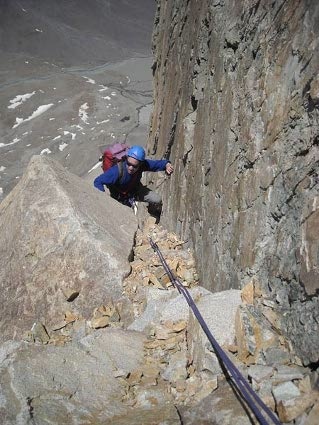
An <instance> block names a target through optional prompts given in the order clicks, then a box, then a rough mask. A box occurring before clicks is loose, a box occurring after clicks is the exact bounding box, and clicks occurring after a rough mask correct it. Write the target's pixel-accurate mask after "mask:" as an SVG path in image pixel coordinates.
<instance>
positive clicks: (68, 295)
mask: <svg viewBox="0 0 319 425" xmlns="http://www.w3.org/2000/svg"><path fill="white" fill-rule="evenodd" d="M62 293H63V295H64V296H65V299H66V300H67V301H68V302H72V301H74V300H75V298H77V297H78V296H79V294H80V292H79V291H77V290H74V289H72V288H62Z"/></svg>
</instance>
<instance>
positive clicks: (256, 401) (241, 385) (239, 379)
mask: <svg viewBox="0 0 319 425" xmlns="http://www.w3.org/2000/svg"><path fill="white" fill-rule="evenodd" d="M149 241H150V245H151V247H152V248H153V250H154V251H155V252H156V254H157V255H158V257H159V259H160V261H161V263H162V265H163V267H164V270H165V272H166V273H167V275H168V277H169V278H170V281H171V282H172V284H173V286H174V288H176V289H177V290H178V292H179V293H180V294H182V295H183V296H184V297H185V299H186V301H187V303H188V305H189V306H190V308H191V309H192V311H193V313H194V315H195V317H196V319H197V320H198V322H199V324H200V325H201V327H202V329H203V331H204V332H205V334H206V336H207V338H208V340H209V342H210V343H211V344H212V347H213V349H214V351H215V353H216V355H217V357H218V359H219V361H220V363H221V366H222V369H223V370H224V372H225V373H227V375H228V376H229V378H230V379H231V382H232V384H233V385H234V387H235V389H236V391H237V393H238V394H239V395H240V396H241V397H242V398H243V399H244V400H245V401H246V403H247V405H248V407H249V408H250V409H251V411H252V412H253V413H254V415H255V416H256V418H257V420H258V422H259V423H260V424H261V425H270V424H271V423H272V424H275V425H281V424H280V422H279V420H278V419H277V418H276V416H275V414H274V413H273V412H272V411H271V410H270V409H269V408H268V407H267V406H266V405H265V403H264V402H263V401H262V400H261V398H260V397H259V396H258V394H256V392H255V391H254V390H253V389H252V388H251V386H250V385H249V383H248V382H247V381H246V379H245V378H244V376H243V375H242V374H241V372H240V371H239V370H238V368H237V367H236V366H235V365H234V363H233V362H232V361H231V360H230V359H229V357H228V356H227V354H226V353H225V352H224V350H223V349H222V348H221V346H220V345H219V344H218V342H217V341H216V339H215V338H214V336H213V335H212V333H211V332H210V330H209V328H208V326H207V324H206V322H205V320H204V318H203V316H202V315H201V313H200V311H199V310H198V308H197V306H196V304H195V302H194V300H193V298H192V296H191V295H190V293H189V291H188V290H187V289H186V288H185V287H184V286H183V285H182V283H181V281H180V280H179V279H178V278H176V277H175V276H174V274H173V272H172V271H171V269H170V268H169V266H168V264H167V262H166V260H165V259H164V257H163V255H162V253H161V251H160V249H159V247H158V245H157V244H156V243H155V242H154V241H153V240H152V238H149ZM262 411H263V412H264V413H265V414H266V415H267V416H268V418H269V419H270V422H269V421H268V420H267V419H265V417H264V416H263V414H262Z"/></svg>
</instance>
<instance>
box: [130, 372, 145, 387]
mask: <svg viewBox="0 0 319 425" xmlns="http://www.w3.org/2000/svg"><path fill="white" fill-rule="evenodd" d="M142 375H143V370H142V369H135V370H133V371H132V372H130V373H129V375H128V377H127V378H126V380H127V383H128V384H129V385H130V386H133V385H137V384H138V383H140V382H141V379H142Z"/></svg>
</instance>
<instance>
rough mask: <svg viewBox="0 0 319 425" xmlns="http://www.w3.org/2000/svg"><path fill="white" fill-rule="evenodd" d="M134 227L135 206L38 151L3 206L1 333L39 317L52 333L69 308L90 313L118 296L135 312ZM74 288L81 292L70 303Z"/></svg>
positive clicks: (12, 332)
mask: <svg viewBox="0 0 319 425" xmlns="http://www.w3.org/2000/svg"><path fill="white" fill-rule="evenodd" d="M136 228H137V221H136V219H135V217H134V215H133V213H132V212H131V211H130V209H128V208H125V207H124V206H122V205H121V204H119V203H117V202H115V201H113V200H112V199H110V198H106V197H105V195H104V193H102V192H98V191H97V190H96V189H94V188H93V187H91V186H90V185H88V184H87V183H85V182H84V181H83V180H82V179H80V178H79V177H76V176H74V175H72V174H70V173H69V172H68V171H67V170H65V169H64V168H63V167H62V166H61V165H59V164H58V163H57V162H55V161H54V160H51V159H48V158H46V157H44V156H35V157H33V158H32V160H31V162H30V164H29V166H28V168H27V170H26V172H25V174H24V176H23V178H22V179H21V181H20V182H19V183H18V184H17V186H16V187H15V188H14V190H13V191H12V192H11V193H10V194H9V195H8V196H7V197H6V198H5V199H4V201H3V202H2V203H1V205H0V289H1V290H0V302H1V305H2V309H1V313H0V319H1V320H0V329H1V337H0V339H1V340H2V341H4V340H6V339H12V338H13V337H15V338H19V337H21V336H22V334H23V333H24V332H25V331H27V330H30V329H31V327H32V324H33V323H34V322H41V323H42V324H43V325H44V326H45V327H46V329H47V331H48V332H50V326H51V325H53V324H54V323H56V322H58V321H59V320H61V319H62V318H63V314H64V313H65V311H67V310H69V309H70V306H72V307H71V308H72V309H73V311H75V312H76V313H77V314H79V315H82V316H83V317H89V316H90V315H91V313H92V311H93V308H94V307H96V306H98V305H100V304H101V303H102V302H103V303H105V302H106V301H107V300H111V299H112V300H113V301H114V302H116V301H121V302H122V303H124V304H125V305H126V307H127V310H128V311H129V310H130V303H129V301H128V300H127V299H125V297H123V295H122V280H123V278H124V277H125V276H126V275H127V274H128V273H129V270H130V266H129V263H128V258H129V256H130V253H131V249H132V244H133V237H134V233H135V231H136ZM69 289H71V290H72V291H74V290H76V291H77V292H79V294H80V295H79V296H78V297H77V298H76V299H75V300H74V301H72V302H71V303H70V302H68V301H67V300H66V299H65V296H64V295H63V291H66V290H69ZM7 299H10V303H7V302H6V300H7Z"/></svg>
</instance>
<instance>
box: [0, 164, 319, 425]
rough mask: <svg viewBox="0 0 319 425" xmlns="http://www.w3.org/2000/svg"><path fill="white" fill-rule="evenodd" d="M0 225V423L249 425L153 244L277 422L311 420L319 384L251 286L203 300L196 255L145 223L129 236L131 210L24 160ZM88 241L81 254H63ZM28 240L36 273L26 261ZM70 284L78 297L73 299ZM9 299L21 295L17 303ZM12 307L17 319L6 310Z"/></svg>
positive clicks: (306, 424) (62, 173)
mask: <svg viewBox="0 0 319 425" xmlns="http://www.w3.org/2000/svg"><path fill="white" fill-rule="evenodd" d="M44 175H45V176H46V177H45V181H46V186H45V188H43V180H44V177H43V176H44ZM41 181H42V185H41ZM81 191H82V196H80V193H81ZM22 206H25V207H24V208H22ZM12 211H14V212H15V214H16V215H14V214H13V213H12ZM19 214H20V215H19ZM23 214H24V215H23ZM52 217H55V219H54V220H53V219H52ZM60 217H64V220H63V223H60V222H59V223H58V224H59V225H58V224H57V220H59V219H60V220H61V218H60ZM84 217H85V219H84ZM9 218H10V220H9ZM18 218H20V219H18ZM0 220H1V221H0V222H1V235H6V238H7V239H6V243H7V247H8V253H7V255H8V257H6V258H7V262H8V263H4V266H5V265H6V267H2V268H1V270H2V274H1V287H2V291H1V293H2V296H3V297H4V298H3V299H2V305H3V306H4V308H3V309H2V312H1V325H2V328H3V329H4V330H5V332H4V333H3V335H5V336H6V338H5V342H3V343H2V345H1V346H0V394H1V398H0V400H1V404H0V419H1V423H3V424H5V425H13V424H26V423H30V424H47V423H52V424H61V423H63V424H66V425H68V424H72V425H73V424H81V423H87V424H107V423H112V424H115V425H117V424H118V425H120V424H128V423H129V424H140V423H144V424H154V425H155V424H160V423H165V424H184V425H185V424H188V425H191V424H195V423H196V424H200V423H207V422H209V423H216V424H217V423H218V424H222V425H226V424H233V423H241V424H247V425H248V424H251V421H253V422H256V420H255V419H254V418H253V417H250V415H247V411H246V407H245V406H244V405H243V404H242V403H241V402H240V401H239V400H238V398H237V397H236V395H235V393H234V392H233V390H232V386H231V382H230V379H229V377H227V376H225V375H224V373H223V370H222V367H221V365H220V362H219V360H218V358H217V356H216V355H215V353H214V350H213V348H212V347H211V346H210V344H209V343H208V340H207V338H206V336H205V335H204V333H203V331H202V330H201V328H200V326H199V324H198V322H197V321H196V320H195V318H194V316H193V315H192V313H190V311H189V307H188V305H187V303H186V301H185V299H184V298H183V296H182V295H181V294H179V293H178V291H177V290H176V289H175V288H174V287H173V286H172V285H171V282H170V281H169V279H168V278H167V275H166V273H165V272H164V269H163V267H162V265H161V263H160V261H159V259H158V257H157V255H156V254H155V253H154V251H153V250H152V248H151V246H150V243H149V237H152V239H153V240H154V241H155V242H156V243H157V244H158V246H159V247H160V249H161V251H162V253H163V255H164V257H165V259H166V260H167V262H168V264H169V266H170V267H171V269H172V271H173V273H174V274H175V275H176V276H177V277H178V278H179V279H180V281H181V282H182V284H183V285H184V286H185V287H187V288H188V290H189V291H190V293H191V295H192V297H193V299H194V300H195V302H196V305H197V307H198V309H199V310H200V312H201V314H202V316H203V317H204V319H205V321H206V323H207V324H208V326H209V328H210V330H211V332H212V333H213V335H214V336H215V338H216V339H217V341H218V342H219V344H220V345H221V346H222V347H223V349H224V350H225V352H226V354H227V355H228V357H229V358H230V359H231V360H232V361H233V362H234V363H235V365H236V366H237V367H238V368H239V369H240V370H241V372H242V373H243V375H244V376H245V377H246V379H247V380H248V381H249V382H250V384H251V385H252V387H253V388H254V390H255V391H256V392H257V393H258V394H259V396H260V397H261V398H262V399H263V400H264V402H265V403H266V404H267V406H269V407H270V409H271V410H273V411H274V412H275V413H276V414H277V415H278V417H279V419H280V421H281V422H283V423H296V424H303V425H312V424H315V423H316V420H317V415H318V410H319V397H318V396H319V393H318V387H317V383H318V375H317V373H316V372H315V371H313V370H312V369H311V368H310V367H308V368H306V367H303V366H302V363H301V361H300V359H299V358H298V356H297V355H296V353H294V351H293V348H292V346H291V344H290V341H289V340H287V339H286V337H285V336H284V335H283V334H282V331H281V329H280V326H279V324H278V321H277V320H276V312H275V311H273V309H272V305H271V303H270V302H268V300H267V297H266V296H265V294H264V293H263V291H262V289H261V288H260V287H259V286H258V283H257V282H255V281H251V282H250V283H249V284H248V285H246V286H245V287H244V288H243V290H241V291H239V290H227V291H223V292H219V293H214V294H213V293H211V292H210V291H208V290H207V289H205V288H203V287H201V286H200V285H199V281H198V274H197V271H196V269H195V262H194V259H193V253H192V252H191V251H190V250H189V249H188V248H186V245H185V244H184V242H183V241H182V240H180V239H179V238H178V237H177V236H176V235H175V234H174V233H170V232H168V231H167V230H166V229H164V228H162V227H160V226H158V225H156V224H155V222H154V220H153V219H152V218H149V219H148V220H146V221H145V223H144V225H143V226H142V227H140V228H138V225H137V220H136V219H135V217H134V215H133V213H132V212H131V210H129V209H128V208H126V207H123V206H121V205H119V204H116V203H114V202H113V200H112V199H110V198H109V197H107V196H106V195H104V194H101V193H98V192H95V191H94V189H92V188H90V187H89V186H86V185H85V183H84V182H83V181H82V180H81V179H80V178H78V177H75V176H72V175H71V174H69V173H68V172H67V171H66V170H64V169H63V168H62V167H61V166H60V165H58V164H57V163H56V162H54V161H49V160H48V159H44V158H43V157H37V158H34V159H33V160H32V161H31V163H30V165H29V167H28V170H27V172H26V174H25V176H24V178H23V179H22V181H21V182H20V183H19V184H18V185H17V187H16V189H15V190H14V191H13V192H12V194H11V195H9V196H8V197H7V198H6V200H5V201H4V202H3V203H2V204H1V207H0ZM84 222H85V224H84ZM110 223H111V224H112V226H110ZM9 224H10V225H11V226H12V227H11V229H19V239H18V241H19V243H17V239H16V240H15V241H14V240H13V237H12V240H11V239H10V238H9V229H10V227H9ZM31 224H32V226H31ZM62 224H63V225H62ZM75 224H76V225H75ZM81 224H82V225H81ZM36 225H37V226H38V227H36ZM6 226H7V227H6ZM5 229H7V231H6V232H5V231H4V230H5ZM84 229H90V231H87V230H84ZM115 229H116V231H115ZM17 234H18V232H17V230H15V233H14V232H13V233H12V235H17ZM32 234H33V238H32V237H31V235H32ZM63 235H65V236H63ZM111 235H112V237H113V239H110V238H111ZM132 236H134V240H133V238H132ZM57 240H59V241H60V243H59V244H54V243H53V241H57ZM84 242H85V246H86V247H87V248H90V249H84V246H83V249H81V250H80V251H79V252H78V253H77V255H75V254H73V255H71V253H72V252H73V251H72V247H80V246H81V243H84ZM32 243H33V244H34V252H35V254H34V256H33V262H32V267H31V266H30V264H29V263H28V261H30V256H29V255H25V253H26V252H27V248H28V249H29V247H30V245H31V244H32ZM46 244H47V245H46ZM108 244H110V246H108ZM1 246H4V245H3V244H1ZM46 246H49V247H50V250H49V251H48V250H46V249H45V247H46ZM39 247H42V248H41V249H40V248H39ZM92 247H93V248H94V249H95V251H94V252H92V249H93V248H92ZM73 249H75V248H73ZM116 249H118V252H121V254H118V253H117V251H116ZM125 250H126V251H125ZM13 252H14V253H15V257H14V256H13ZM28 252H29V251H28ZM102 252H103V255H102ZM10 253H11V255H9V254H10ZM49 254H50V255H49ZM112 255H114V257H115V258H116V259H117V262H116V261H115V260H114V261H113V262H112V261H111V259H112V258H113V257H112ZM2 257H3V256H2ZM103 257H106V259H107V262H104V263H103V262H102V260H101V259H102V258H103ZM75 258H77V262H75V263H72V261H75ZM49 259H50V260H49ZM79 259H81V262H80V263H79V262H78V261H79ZM18 260H19V261H18ZM129 260H130V262H129ZM10 261H11V262H10ZM46 261H50V262H49V263H47V264H50V265H51V267H45V266H44V265H45V264H46ZM105 261H106V260H105ZM10 264H11V267H10ZM72 264H75V265H77V273H78V274H80V273H83V271H85V273H86V278H87V280H84V283H83V285H82V286H81V285H80V283H81V281H80V280H76V279H75V277H74V276H75V274H72V273H69V274H68V273H67V271H68V270H71V271H72V270H75V265H74V266H72ZM88 264H89V265H90V267H88V266H87V265H88ZM114 264H115V265H114ZM40 265H42V267H39V266H40ZM53 265H55V267H56V268H54V267H53ZM68 265H69V267H67V266H68ZM107 265H108V268H107ZM111 265H112V267H111ZM71 266H72V267H71ZM102 266H104V269H103V267H102ZM63 267H65V269H63ZM101 267H102V268H101ZM63 270H65V272H63ZM97 270H98V272H97ZM54 271H55V272H54ZM49 272H50V273H49ZM112 272H113V273H114V274H113V275H112ZM43 273H44V275H42V274H43ZM78 274H77V275H76V276H78ZM15 276H20V279H17V280H16V281H14V280H13V278H14V277H15ZM4 277H5V278H4ZM74 281H76V282H77V283H78V286H77V291H76V292H77V293H78V294H77V296H76V295H75V293H74V292H72V291H71V292H68V289H69V288H71V289H72V290H73V291H74V288H73V284H74ZM85 282H90V285H89V289H87V287H86V284H85ZM13 283H14V284H15V286H14V285H13ZM10 285H13V289H12V287H11V286H10ZM10 291H11V292H10ZM4 294H8V296H7V298H5V295H4ZM15 294H24V297H20V298H19V303H18V302H17V300H16V298H15V297H14V296H15ZM35 299H36V300H37V303H34V300H35ZM79 301H80V302H79ZM15 303H16V304H17V305H19V308H20V310H19V311H20V314H19V317H18V319H17V318H16V317H14V315H13V314H12V315H10V311H13V307H12V306H14V305H15ZM10 308H11V309H12V310H10Z"/></svg>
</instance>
